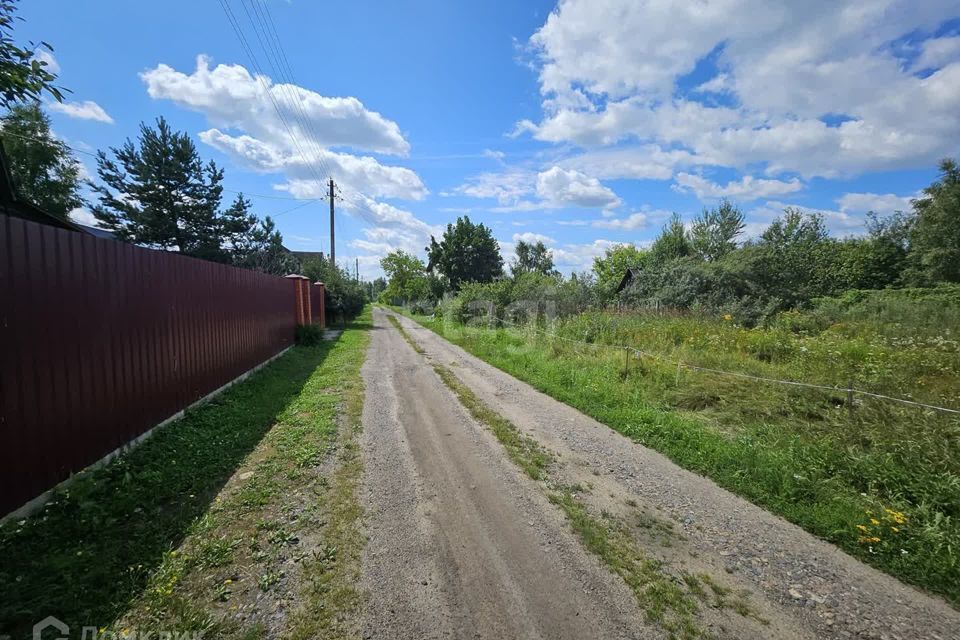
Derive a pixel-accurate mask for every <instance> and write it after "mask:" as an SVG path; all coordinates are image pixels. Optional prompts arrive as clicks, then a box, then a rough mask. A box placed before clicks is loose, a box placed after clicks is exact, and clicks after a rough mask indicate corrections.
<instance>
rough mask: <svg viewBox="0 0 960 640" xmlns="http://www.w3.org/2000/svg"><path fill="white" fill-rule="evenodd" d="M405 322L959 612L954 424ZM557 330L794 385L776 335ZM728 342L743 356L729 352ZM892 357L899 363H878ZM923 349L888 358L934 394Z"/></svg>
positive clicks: (647, 322) (693, 326) (837, 343)
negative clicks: (916, 370) (925, 377)
mask: <svg viewBox="0 0 960 640" xmlns="http://www.w3.org/2000/svg"><path fill="white" fill-rule="evenodd" d="M414 319H415V320H417V321H418V322H420V323H421V324H422V325H424V326H426V327H428V328H430V329H432V330H433V331H435V332H437V333H438V334H440V335H441V336H443V337H445V338H447V339H449V340H450V341H452V342H454V343H455V344H458V345H460V346H462V347H464V348H465V349H466V350H467V351H469V352H471V353H472V354H474V355H476V356H477V357H479V358H481V359H483V360H486V361H487V362H489V363H491V364H493V365H494V366H496V367H498V368H500V369H502V370H503V371H505V372H507V373H509V374H511V375H513V376H515V377H517V378H519V379H521V380H524V381H526V382H528V383H529V384H531V385H532V386H533V387H535V388H537V389H539V390H540V391H543V392H544V393H547V394H548V395H551V396H552V397H554V398H556V399H557V400H560V401H561V402H564V403H566V404H569V405H571V406H573V407H575V408H577V409H579V410H580V411H583V412H584V413H586V414H587V415H590V416H591V417H593V418H595V419H597V420H598V421H600V422H602V423H604V424H606V425H608V426H610V427H611V428H613V429H615V430H617V431H619V432H621V433H623V434H624V435H626V436H628V437H630V438H632V439H633V440H635V441H637V442H639V443H642V444H644V445H646V446H649V447H651V448H653V449H656V450H658V451H660V452H662V453H664V454H666V455H667V456H669V457H670V458H671V459H672V460H674V461H675V462H677V463H678V464H680V465H681V466H683V467H685V468H687V469H690V470H692V471H696V472H698V473H702V474H704V475H706V476H708V477H710V478H712V479H713V480H715V481H716V482H717V483H718V484H720V485H721V486H723V487H725V488H727V489H730V490H731V491H734V492H736V493H738V494H740V495H742V496H744V497H746V498H747V499H749V500H751V501H753V502H754V503H756V504H759V505H762V506H764V507H765V508H768V509H770V510H771V511H773V512H775V513H778V514H780V515H782V516H784V517H786V518H787V519H789V520H791V521H792V522H795V523H797V524H799V525H800V526H802V527H804V528H805V529H807V530H808V531H810V532H812V533H814V534H815V535H818V536H820V537H822V538H824V539H827V540H830V541H832V542H834V543H835V544H837V545H839V546H840V547H842V548H843V549H844V550H846V551H847V552H849V553H851V554H853V555H855V556H857V557H859V558H861V559H862V560H864V561H865V562H867V563H869V564H871V565H873V566H875V567H877V568H880V569H882V570H884V571H887V572H888V573H890V574H892V575H894V576H896V577H898V578H900V579H902V580H904V581H906V582H910V583H912V584H915V585H918V586H921V587H924V588H926V589H929V590H930V591H933V592H935V593H939V594H941V595H943V596H945V597H946V598H947V599H948V600H949V601H950V602H951V603H953V604H954V605H955V606H956V605H957V604H958V602H960V473H958V459H960V458H958V455H957V452H958V451H960V429H958V427H960V421H957V420H956V419H955V418H948V417H944V416H936V415H931V414H928V413H924V412H917V411H915V410H912V409H906V408H901V407H890V406H887V405H883V404H876V403H866V402H864V403H862V404H858V405H857V407H856V410H855V411H854V412H853V414H852V416H851V415H850V414H849V413H848V411H847V407H845V406H844V404H843V403H844V399H843V398H842V397H840V398H834V397H831V396H830V394H826V395H824V394H821V393H819V392H806V391H803V390H795V389H792V388H782V387H774V386H764V385H760V384H755V383H744V382H743V381H742V380H736V379H728V378H718V377H716V376H711V375H709V374H701V373H696V372H688V371H686V370H684V371H680V372H678V370H677V367H676V365H666V364H663V363H660V362H658V361H656V360H652V359H646V358H644V359H633V360H632V361H631V362H630V368H629V369H626V368H625V363H624V356H623V352H622V351H620V352H613V351H611V350H608V349H604V348H602V347H585V346H578V345H575V344H571V343H567V342H563V341H558V340H551V339H550V338H548V337H544V336H542V335H540V334H538V333H534V332H529V331H521V330H503V329H500V330H491V329H486V328H479V327H464V326H461V325H456V324H453V323H444V322H443V321H442V320H431V319H426V318H422V317H416V318H414ZM563 330H564V331H565V335H567V336H568V337H571V338H576V339H582V340H588V341H594V342H598V343H603V342H608V341H609V342H620V343H626V344H636V345H638V346H641V347H646V348H650V347H651V345H652V347H653V348H655V349H656V350H658V351H661V352H666V353H668V354H670V355H673V356H679V357H683V358H685V359H687V361H688V362H689V361H694V362H698V361H699V362H704V363H705V364H707V365H708V366H709V365H721V368H726V369H732V370H740V371H744V370H746V371H747V372H750V373H760V374H764V373H775V374H776V373H779V374H782V375H780V376H779V377H786V378H792V379H804V378H805V377H806V376H803V375H798V373H800V372H801V371H805V369H797V370H796V371H793V370H789V369H783V368H782V367H780V368H778V365H777V358H778V357H779V356H777V355H776V354H777V353H778V351H777V350H778V349H780V350H782V349H785V348H787V347H784V346H783V345H784V344H786V343H785V342H783V341H782V340H780V339H779V338H778V337H777V335H773V334H770V333H766V332H764V331H761V332H756V334H754V332H750V331H749V330H741V329H737V328H730V327H724V326H723V323H722V322H717V323H714V324H712V325H709V326H708V325H705V324H703V323H702V322H700V321H697V320H692V319H684V318H679V319H678V318H664V319H660V318H650V317H644V318H638V319H632V318H621V317H618V316H615V315H608V316H604V315H603V314H592V315H585V316H583V317H581V318H576V319H573V320H571V321H570V322H568V323H566V324H565V325H564V327H563ZM850 330H851V329H850V327H849V326H847V327H846V329H845V331H850ZM727 333H729V334H730V335H729V336H727V337H726V338H725V337H724V336H726V335H727ZM728 338H729V339H728ZM643 340H646V341H647V342H649V343H650V344H646V343H644V342H643ZM798 340H799V341H800V342H799V343H798V344H793V343H790V344H791V346H789V349H790V353H794V352H795V353H797V354H800V355H798V356H797V357H798V358H800V357H801V356H802V358H801V361H802V362H807V358H806V352H805V351H804V349H808V350H818V353H820V360H818V362H820V361H821V360H822V361H828V359H829V358H831V357H832V358H834V359H835V360H836V359H840V360H841V361H842V360H843V358H842V357H841V356H842V355H843V354H847V351H848V350H850V349H853V350H854V351H857V353H860V350H862V351H863V355H864V357H867V355H869V354H874V355H873V356H871V357H874V356H875V355H876V352H875V351H871V349H873V347H870V346H865V345H866V344H867V342H869V341H867V342H864V340H866V339H864V340H861V341H860V342H864V344H860V342H858V341H856V340H854V341H852V342H849V343H845V342H844V341H843V340H844V339H843V334H842V333H837V334H833V333H831V335H829V336H827V337H825V338H822V339H820V342H815V339H814V338H813V337H810V336H808V337H806V338H804V337H803V335H802V334H801V338H799V339H798ZM737 341H739V342H740V343H742V344H743V348H744V351H738V350H737V348H735V347H731V346H730V345H731V344H732V345H736V344H737ZM898 344H901V343H898ZM938 344H939V343H938ZM798 345H799V346H798ZM807 345H809V346H807ZM948 347H949V348H952V346H951V345H950V344H947V345H946V346H942V347H936V348H937V349H947V348H948ZM896 348H901V349H903V347H902V346H901V347H895V346H890V347H888V350H895V349H896ZM751 349H753V350H754V351H755V352H756V354H757V355H756V357H754V356H752V355H750V353H752V352H751V351H750V350H751ZM933 349H934V347H929V348H928V347H924V350H923V352H922V353H919V352H918V353H915V354H907V355H905V356H904V357H908V359H910V361H911V362H913V361H914V360H915V361H916V366H918V367H920V366H926V365H922V362H928V363H932V364H929V366H933V367H934V368H935V369H936V370H937V371H940V372H941V374H940V377H939V378H938V380H939V381H940V382H938V385H942V384H945V383H944V382H943V380H944V379H945V378H944V376H950V375H953V373H950V372H951V371H952V369H950V368H949V367H950V366H953V365H949V362H950V361H951V360H950V358H952V357H954V356H951V355H950V354H949V353H946V352H938V355H936V356H934V355H930V356H929V358H928V359H927V360H923V358H924V357H926V356H924V355H923V353H930V354H933ZM830 354H834V355H830ZM748 358H749V360H748ZM818 366H820V365H818ZM884 366H888V367H889V366H893V365H891V364H890V363H889V362H888V364H887V365H884ZM911 366H914V365H911ZM944 367H947V368H944ZM872 370H873V369H871V371H872ZM878 375H879V374H878ZM891 375H892V374H891ZM898 375H899V374H898ZM931 375H932V374H931ZM892 377H893V378H896V376H895V375H893V376H892ZM931 379H932V378H931ZM841 395H842V394H841Z"/></svg>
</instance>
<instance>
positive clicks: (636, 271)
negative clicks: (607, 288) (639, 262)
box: [616, 267, 640, 293]
mask: <svg viewBox="0 0 960 640" xmlns="http://www.w3.org/2000/svg"><path fill="white" fill-rule="evenodd" d="M639 277H640V267H630V268H629V269H627V271H626V273H624V274H623V277H622V278H620V284H618V285H617V291H616V292H617V293H620V292H621V291H623V290H624V289H626V288H627V287H629V286H630V285H631V284H633V281H634V280H635V279H636V278H639Z"/></svg>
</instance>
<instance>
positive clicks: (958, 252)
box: [908, 158, 960, 285]
mask: <svg viewBox="0 0 960 640" xmlns="http://www.w3.org/2000/svg"><path fill="white" fill-rule="evenodd" d="M923 193H924V196H923V197H922V198H917V199H916V200H914V201H913V210H914V211H915V212H916V215H917V217H916V221H915V224H914V227H913V230H912V233H911V235H910V242H911V246H910V257H909V263H910V266H909V271H908V278H909V280H910V281H911V282H913V283H915V284H920V285H929V284H935V283H937V282H960V166H958V165H957V161H956V160H953V159H951V158H946V159H944V160H942V161H941V162H940V178H939V179H938V180H936V181H935V182H934V183H933V184H931V185H930V186H929V187H927V188H926V189H924V190H923Z"/></svg>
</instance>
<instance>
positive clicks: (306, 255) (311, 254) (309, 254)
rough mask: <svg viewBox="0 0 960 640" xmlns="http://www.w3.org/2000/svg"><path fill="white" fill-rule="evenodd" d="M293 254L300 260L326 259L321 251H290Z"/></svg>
mask: <svg viewBox="0 0 960 640" xmlns="http://www.w3.org/2000/svg"><path fill="white" fill-rule="evenodd" d="M290 253H292V254H293V255H294V256H296V257H297V258H298V259H299V260H300V261H301V262H302V261H303V260H311V259H314V258H315V259H317V260H326V256H324V255H323V251H291V252H290Z"/></svg>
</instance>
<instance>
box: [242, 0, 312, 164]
mask: <svg viewBox="0 0 960 640" xmlns="http://www.w3.org/2000/svg"><path fill="white" fill-rule="evenodd" d="M241 3H242V5H243V10H244V13H245V14H246V16H247V19H248V20H249V21H250V26H251V27H252V28H253V32H254V34H255V35H256V37H257V41H258V42H259V43H260V48H261V50H262V51H263V53H264V57H265V59H266V61H267V64H268V65H269V66H270V68H271V71H272V72H273V76H274V77H275V78H279V80H280V84H277V85H275V86H276V87H277V88H278V90H279V91H280V92H281V93H283V94H284V95H285V97H286V100H287V101H288V102H289V103H290V105H291V106H292V107H293V109H292V112H291V115H292V116H293V119H294V120H295V121H296V123H297V124H298V125H299V127H300V129H301V131H302V132H303V134H304V138H305V143H306V144H307V145H312V149H310V150H311V151H312V152H313V153H314V154H315V156H316V160H317V162H318V163H320V164H321V165H322V166H323V173H324V174H326V175H329V174H330V171H329V167H328V166H327V164H326V161H325V160H324V158H323V154H324V150H323V146H322V145H321V144H320V143H319V141H318V138H319V136H318V135H317V132H316V129H315V128H314V127H313V125H312V123H311V122H310V119H309V118H308V117H307V114H306V109H305V105H304V104H303V100H302V98H301V97H300V95H299V92H298V91H297V88H298V86H299V85H297V84H296V80H295V78H294V77H293V72H292V70H291V69H290V65H289V63H286V64H284V62H285V61H286V59H287V58H286V54H285V53H284V52H283V43H282V42H281V41H280V38H279V35H277V33H276V27H273V28H272V29H271V28H270V27H269V26H268V24H267V20H268V17H269V16H268V17H265V15H264V12H261V11H260V4H259V3H258V2H257V0H250V5H249V6H248V4H247V0H241ZM250 7H252V9H253V13H252V14H251V12H250ZM264 9H267V7H266V6H264ZM254 17H256V20H255V19H254ZM270 21H271V24H272V18H270ZM258 25H259V27H258ZM271 54H272V55H271Z"/></svg>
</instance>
